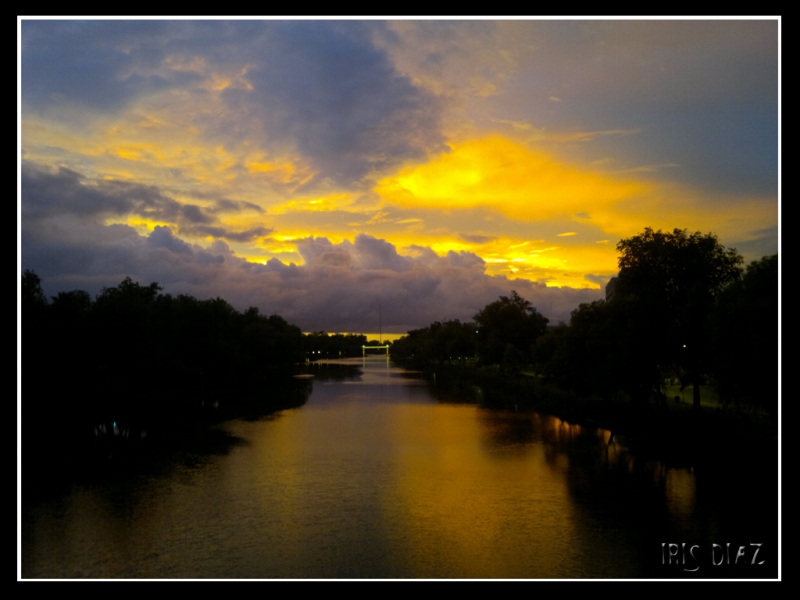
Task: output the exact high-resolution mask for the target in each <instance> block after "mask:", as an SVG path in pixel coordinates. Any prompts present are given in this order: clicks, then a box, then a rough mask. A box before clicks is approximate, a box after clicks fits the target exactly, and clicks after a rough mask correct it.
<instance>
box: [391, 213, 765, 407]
mask: <svg viewBox="0 0 800 600" xmlns="http://www.w3.org/2000/svg"><path fill="white" fill-rule="evenodd" d="M617 250H618V252H619V262H618V264H619V275H618V276H617V277H616V278H614V279H612V281H611V283H610V285H609V288H608V290H607V291H608V293H607V298H606V299H605V300H598V301H595V302H592V303H587V304H581V305H580V306H579V307H578V308H577V309H576V310H574V311H573V312H572V317H571V320H570V323H569V325H566V324H563V323H562V324H560V325H558V326H557V327H552V326H548V320H547V319H546V318H544V317H543V316H542V315H541V314H539V313H537V312H536V311H535V309H534V308H533V307H532V306H531V304H530V302H528V301H527V300H525V299H523V298H521V297H520V296H519V295H517V293H516V292H512V295H511V296H510V297H505V296H501V297H500V299H499V300H497V301H495V302H493V303H491V304H488V305H487V306H485V307H484V308H483V309H481V310H480V311H479V312H478V313H477V314H476V315H475V316H474V321H472V322H467V323H461V322H459V321H457V320H456V321H448V322H444V323H441V322H435V323H432V324H431V325H430V326H428V327H425V328H423V329H418V330H414V331H410V332H409V333H408V335H407V336H406V337H404V338H401V339H399V340H397V341H396V342H395V343H394V345H393V347H392V356H393V357H394V358H395V359H397V360H401V361H406V362H413V363H416V364H418V365H422V366H425V365H436V366H444V365H448V366H451V367H453V368H454V369H462V370H463V369H465V368H470V367H471V368H473V369H484V370H486V369H494V370H496V371H497V372H498V373H499V374H500V375H506V376H507V375H518V374H519V373H520V372H522V371H525V372H527V373H528V374H530V375H534V376H536V380H537V381H542V382H543V383H548V384H552V385H555V386H558V387H560V388H562V389H564V390H569V391H572V392H574V393H576V394H578V395H582V396H598V397H600V398H603V399H606V400H609V399H611V398H614V397H623V398H628V399H629V400H630V401H631V402H632V403H633V404H639V405H643V404H646V403H647V402H659V403H664V402H665V401H666V400H667V398H666V394H665V381H667V380H673V381H676V382H679V384H680V385H681V388H687V389H691V390H692V400H693V405H694V407H695V410H699V408H700V393H701V386H702V385H713V386H715V387H716V389H717V390H718V392H719V398H720V399H721V400H722V401H723V402H730V403H733V404H735V405H736V406H737V407H742V406H749V407H755V408H758V409H761V410H764V411H766V412H767V413H769V414H770V415H773V416H776V415H777V409H778V383H777V382H778V378H777V365H778V335H777V331H778V327H777V324H778V255H777V254H775V255H772V256H765V257H764V258H762V259H761V260H759V261H755V262H753V263H751V264H750V265H749V266H747V268H746V269H745V268H743V259H742V257H741V256H740V255H739V254H738V253H737V252H736V251H735V250H733V249H727V248H725V247H724V246H722V245H721V244H720V243H719V241H718V239H717V237H716V236H715V235H713V234H711V233H709V234H701V233H700V232H696V233H691V234H690V233H688V232H687V231H685V230H680V229H674V230H673V231H671V232H662V231H661V230H659V231H654V230H652V229H650V228H646V229H645V230H644V232H643V233H641V234H639V235H636V236H633V237H631V238H627V239H623V240H621V241H620V242H619V243H618V244H617Z"/></svg>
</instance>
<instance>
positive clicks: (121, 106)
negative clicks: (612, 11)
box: [18, 17, 780, 333]
mask: <svg viewBox="0 0 800 600" xmlns="http://www.w3.org/2000/svg"><path fill="white" fill-rule="evenodd" d="M18 24H19V34H18V40H19V70H18V91H19V95H18V98H19V100H18V102H19V105H18V106H19V110H18V124H19V132H20V133H19V140H20V143H19V146H20V155H19V173H18V178H19V179H18V182H19V184H18V207H19V213H18V216H19V219H18V227H19V229H18V241H19V246H18V247H19V267H20V269H21V270H24V269H32V270H34V271H35V272H36V273H37V275H39V277H40V278H41V279H42V284H43V288H44V291H45V293H46V294H47V295H55V294H57V293H58V292H61V291H69V290H73V289H83V290H86V291H88V292H89V293H90V294H92V295H95V294H98V293H100V292H101V291H102V289H103V287H112V286H116V285H118V284H119V283H120V282H121V281H122V280H123V279H125V278H126V277H131V278H132V279H133V280H134V281H138V282H140V283H142V284H143V285H144V284H149V283H151V282H157V283H158V284H159V285H161V286H162V287H163V292H164V293H170V294H173V295H178V294H190V295H192V296H195V297H197V298H200V299H206V298H215V297H221V298H224V299H225V300H227V301H228V302H230V303H231V304H232V305H233V306H234V307H235V308H237V309H239V310H244V309H246V308H248V307H249V306H256V307H258V308H259V310H260V312H261V313H262V314H279V315H281V316H282V317H284V318H285V319H286V320H287V321H289V322H290V323H293V324H296V325H298V326H300V327H301V329H303V330H304V331H320V330H324V331H328V332H334V331H340V332H348V331H352V332H366V331H376V330H377V328H378V319H379V312H380V319H381V326H382V329H383V331H384V332H393V333H404V332H406V331H408V330H410V329H416V328H420V327H424V326H427V325H428V324H430V323H431V322H433V321H437V320H438V321H444V320H450V319H460V320H462V321H467V320H470V319H472V317H473V316H474V315H475V314H476V313H477V312H478V311H479V310H480V309H481V308H483V306H485V305H486V304H488V303H489V302H492V301H494V300H497V299H498V297H499V296H501V295H506V296H507V295H510V293H511V291H512V290H514V291H517V292H518V293H519V295H521V296H522V297H523V298H525V299H527V300H529V301H530V302H531V303H532V304H533V305H534V306H536V307H537V310H539V312H541V313H543V314H544V315H545V316H546V317H548V318H549V319H550V321H551V323H553V324H555V323H558V322H559V321H564V322H568V321H569V318H570V313H571V311H572V310H574V309H575V308H577V307H578V305H579V304H580V303H583V302H591V301H594V300H597V299H599V298H602V297H604V287H605V284H606V283H607V282H608V280H609V278H610V277H612V276H613V275H615V274H616V273H617V272H618V268H617V258H618V254H617V251H616V244H617V243H618V242H619V241H620V240H621V239H624V238H628V237H631V236H634V235H637V234H639V233H641V232H642V231H643V230H644V228H645V227H651V228H653V229H656V230H657V229H662V230H665V231H666V230H670V231H671V230H672V229H674V228H679V229H688V230H689V231H690V232H694V231H700V232H702V233H709V232H711V233H714V234H716V235H717V236H718V237H719V241H720V242H721V243H722V244H723V245H725V246H726V247H729V248H730V247H733V248H736V249H737V250H738V251H739V252H740V253H741V254H742V255H743V256H744V258H745V260H746V262H748V263H749V262H750V261H752V260H757V259H759V258H761V257H762V256H764V255H767V254H774V253H776V252H778V249H779V183H780V181H779V115H780V113H779V83H780V81H779V21H778V20H777V18H770V19H741V18H737V19H733V20H724V19H714V20H672V19H671V20H663V19H652V20H633V19H622V20H605V19H596V20H558V19H545V20H542V19H538V20H537V19H510V20H482V19H467V20H419V19H402V20H392V21H386V20H362V19H350V20H217V19H214V20H176V21H164V20H125V19H123V20H46V19H29V18H24V17H23V18H21V19H20V20H19V22H18Z"/></svg>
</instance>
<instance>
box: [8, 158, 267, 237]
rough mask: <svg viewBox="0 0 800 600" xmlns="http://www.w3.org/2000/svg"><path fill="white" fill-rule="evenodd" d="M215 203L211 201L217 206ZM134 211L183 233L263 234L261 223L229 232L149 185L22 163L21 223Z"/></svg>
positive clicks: (237, 207)
mask: <svg viewBox="0 0 800 600" xmlns="http://www.w3.org/2000/svg"><path fill="white" fill-rule="evenodd" d="M220 202H221V201H217V204H216V205H217V206H219V204H220ZM222 202H223V203H222V206H223V208H225V209H226V210H227V209H229V208H230V207H232V208H233V210H236V211H239V210H242V209H243V208H249V206H247V205H249V203H242V202H232V201H230V200H228V201H222ZM125 215H137V216H139V217H143V218H146V219H152V220H157V221H166V222H170V223H175V224H176V225H177V227H178V228H179V229H180V231H181V232H183V233H184V234H194V235H198V236H213V237H217V238H225V239H227V240H230V241H234V242H247V241H251V240H253V239H256V238H258V237H263V236H265V235H268V234H269V233H270V232H271V231H272V230H271V229H270V228H267V227H264V226H256V227H251V228H250V229H246V230H243V231H232V230H230V229H227V228H225V227H223V226H221V225H219V223H218V222H217V218H216V216H214V215H213V214H209V212H208V211H207V210H206V209H204V208H202V207H200V206H198V205H196V204H182V203H180V202H178V201H176V200H174V199H172V198H170V197H168V196H165V195H164V194H162V193H161V191H160V190H159V189H158V188H156V187H154V186H145V185H141V184H137V183H130V182H126V181H114V180H92V179H89V178H87V177H84V176H82V175H80V174H78V173H75V172H74V171H71V170H69V169H65V168H59V169H57V170H51V169H47V168H45V167H42V166H41V165H37V164H35V163H31V162H27V161H26V162H23V164H22V217H23V220H24V221H26V222H27V221H31V220H37V219H44V218H56V217H67V216H68V217H77V218H90V219H104V218H107V217H110V216H119V217H121V216H125Z"/></svg>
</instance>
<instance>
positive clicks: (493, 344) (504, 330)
mask: <svg viewBox="0 0 800 600" xmlns="http://www.w3.org/2000/svg"><path fill="white" fill-rule="evenodd" d="M475 323H476V329H477V330H478V354H479V356H480V359H481V361H482V362H484V363H485V364H494V365H496V364H499V365H500V366H501V370H502V369H503V366H502V365H503V357H504V356H505V353H506V349H507V346H508V345H509V344H511V345H512V346H514V347H515V348H516V349H517V350H519V351H520V352H522V354H523V356H524V357H525V361H526V362H528V361H530V351H531V347H532V346H533V344H534V343H535V342H536V338H538V337H539V336H540V335H542V334H543V333H544V332H545V331H546V330H547V323H548V319H546V318H545V317H543V316H542V315H541V314H540V313H538V312H536V311H535V310H534V309H533V307H532V306H531V303H530V302H528V301H527V300H525V299H524V298H521V297H520V296H519V295H518V294H517V292H511V296H500V299H499V300H497V301H496V302H492V303H491V304H487V305H486V306H485V307H484V308H483V309H482V310H481V311H480V312H479V313H478V314H476V315H475Z"/></svg>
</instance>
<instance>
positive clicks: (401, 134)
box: [226, 21, 444, 184]
mask: <svg viewBox="0 0 800 600" xmlns="http://www.w3.org/2000/svg"><path fill="white" fill-rule="evenodd" d="M266 30H267V31H268V34H267V35H265V37H264V38H263V44H262V45H260V47H259V48H258V54H259V56H260V59H259V60H258V61H257V63H256V65H255V66H254V67H253V68H252V69H250V70H249V71H248V73H247V78H248V80H249V81H250V82H251V83H252V85H253V90H252V91H247V92H245V91H242V90H231V91H230V92H229V93H228V92H226V94H229V95H230V97H231V99H232V100H233V99H234V97H235V98H236V100H237V101H242V102H243V103H245V104H246V105H249V106H251V107H253V108H254V110H257V111H258V113H259V114H260V115H261V116H262V118H263V119H264V120H265V122H266V124H267V125H266V127H267V130H268V133H269V134H272V135H278V136H280V137H282V138H285V139H291V140H293V141H294V143H295V144H296V147H297V149H298V150H299V151H300V153H301V154H302V155H303V156H304V157H305V158H306V159H308V160H309V161H310V162H311V163H312V164H313V166H314V167H315V168H316V169H318V170H319V171H320V175H321V176H323V177H324V176H327V177H330V178H331V179H333V180H334V181H336V182H338V183H342V184H349V183H352V182H355V181H358V180H359V179H361V178H362V177H363V176H364V175H365V174H367V173H369V172H370V171H371V170H373V169H378V170H380V169H383V168H385V167H387V166H391V165H395V164H399V163H400V162H401V161H405V160H408V159H422V158H424V157H425V156H426V154H427V152H428V151H430V150H441V149H443V148H444V146H443V141H444V140H443V137H442V135H441V133H440V131H439V117H440V112H441V107H440V105H439V103H438V101H437V100H436V99H435V98H434V97H433V96H431V95H430V94H429V93H427V92H425V91H424V90H422V89H419V88H417V87H415V86H414V85H413V84H412V83H411V81H410V80H409V79H408V78H406V77H402V76H399V75H397V74H396V73H395V72H394V70H393V67H392V65H391V63H390V61H389V59H388V58H387V56H386V54H385V53H384V52H382V51H380V50H378V49H376V48H375V47H374V46H373V45H372V44H371V42H370V41H369V26H368V25H367V24H365V23H360V22H346V23H330V22H327V23H326V22H321V21H310V22H294V23H280V24H269V25H268V26H266Z"/></svg>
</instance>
